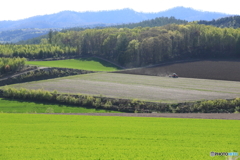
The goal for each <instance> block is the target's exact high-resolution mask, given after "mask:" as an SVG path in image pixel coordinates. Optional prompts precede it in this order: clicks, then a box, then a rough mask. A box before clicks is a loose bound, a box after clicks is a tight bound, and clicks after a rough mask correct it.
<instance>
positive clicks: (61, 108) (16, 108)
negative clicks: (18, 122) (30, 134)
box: [0, 98, 120, 113]
mask: <svg viewBox="0 0 240 160" xmlns="http://www.w3.org/2000/svg"><path fill="white" fill-rule="evenodd" d="M108 112H111V113H120V112H117V111H107V110H100V109H99V110H96V109H88V108H84V107H76V106H75V107H73V106H70V105H55V104H49V103H35V102H25V101H17V100H8V99H3V98H0V113H108Z"/></svg>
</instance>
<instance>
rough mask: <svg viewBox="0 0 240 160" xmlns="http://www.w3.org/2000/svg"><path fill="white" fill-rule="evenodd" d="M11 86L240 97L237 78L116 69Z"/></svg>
mask: <svg viewBox="0 0 240 160" xmlns="http://www.w3.org/2000/svg"><path fill="white" fill-rule="evenodd" d="M11 86H13V87H17V88H21V87H23V88H28V89H45V90H50V91H53V90H58V91H59V92H62V93H70V94H78V93H82V94H90V95H103V96H107V97H115V98H126V99H129V98H132V99H134V98H136V99H141V100H147V101H158V102H165V103H172V102H173V103H174V102H186V101H196V100H203V99H231V98H236V97H240V82H233V81H218V80H206V79H193V78H176V79H175V78H168V77H157V76H145V75H131V74H118V73H93V74H85V75H77V76H69V77H64V78H56V79H51V80H44V81H36V82H30V83H22V84H16V85H11Z"/></svg>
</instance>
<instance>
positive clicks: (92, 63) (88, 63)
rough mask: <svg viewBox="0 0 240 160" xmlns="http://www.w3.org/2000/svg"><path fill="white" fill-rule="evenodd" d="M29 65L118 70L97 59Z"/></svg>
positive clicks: (29, 62)
mask: <svg viewBox="0 0 240 160" xmlns="http://www.w3.org/2000/svg"><path fill="white" fill-rule="evenodd" d="M27 64H29V65H38V66H45V67H59V68H73V69H81V70H91V71H116V70H118V68H117V67H116V66H114V65H112V64H110V63H108V62H106V61H103V60H100V59H98V58H80V59H67V60H57V61H27Z"/></svg>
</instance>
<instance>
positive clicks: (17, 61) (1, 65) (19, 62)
mask: <svg viewBox="0 0 240 160" xmlns="http://www.w3.org/2000/svg"><path fill="white" fill-rule="evenodd" d="M25 62H26V59H25V58H19V57H18V58H0V75H1V74H5V73H8V72H16V71H19V70H21V69H22V68H23V67H24V66H25Z"/></svg>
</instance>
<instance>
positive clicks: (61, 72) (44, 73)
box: [0, 68, 94, 95]
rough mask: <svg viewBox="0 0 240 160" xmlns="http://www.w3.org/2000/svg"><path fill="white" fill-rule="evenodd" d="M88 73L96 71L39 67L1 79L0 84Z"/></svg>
mask: <svg viewBox="0 0 240 160" xmlns="http://www.w3.org/2000/svg"><path fill="white" fill-rule="evenodd" d="M87 73H94V72H93V71H85V70H76V69H67V68H48V69H47V70H45V69H39V70H35V71H31V72H28V73H23V74H21V75H19V76H15V77H13V78H8V79H5V80H2V81H0V86H4V85H9V84H14V83H20V82H29V81H35V80H42V79H50V78H56V77H64V76H70V75H78V74H87ZM55 95H56V94H55Z"/></svg>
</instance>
